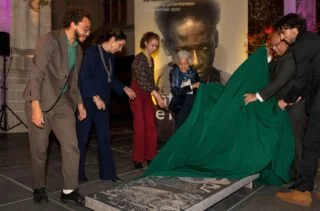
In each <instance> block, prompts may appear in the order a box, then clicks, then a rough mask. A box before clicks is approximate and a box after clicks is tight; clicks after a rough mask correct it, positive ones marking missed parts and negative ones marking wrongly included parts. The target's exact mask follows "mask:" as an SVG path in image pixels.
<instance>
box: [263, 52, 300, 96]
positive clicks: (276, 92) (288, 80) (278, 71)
mask: <svg viewBox="0 0 320 211" xmlns="http://www.w3.org/2000/svg"><path fill="white" fill-rule="evenodd" d="M269 69H270V83H269V84H268V85H267V86H266V87H264V88H263V89H262V90H260V92H259V94H260V96H261V97H262V99H263V100H266V99H268V98H270V97H272V96H274V97H275V98H276V99H277V100H279V99H282V98H283V97H284V96H286V95H287V94H288V93H289V91H290V90H291V88H292V85H293V77H294V76H295V74H296V65H295V61H294V58H293V54H292V52H291V51H289V50H288V51H287V52H286V53H285V54H284V55H282V56H281V57H279V58H278V59H277V60H272V61H271V62H270V63H269Z"/></svg>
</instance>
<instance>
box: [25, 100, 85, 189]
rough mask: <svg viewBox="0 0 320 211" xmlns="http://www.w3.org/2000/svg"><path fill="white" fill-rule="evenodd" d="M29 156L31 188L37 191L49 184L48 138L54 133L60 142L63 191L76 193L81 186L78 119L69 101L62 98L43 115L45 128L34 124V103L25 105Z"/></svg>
mask: <svg viewBox="0 0 320 211" xmlns="http://www.w3.org/2000/svg"><path fill="white" fill-rule="evenodd" d="M25 109H26V114H27V120H28V127H29V128H28V133H29V141H30V153H31V162H32V186H33V188H34V189H36V188H40V187H42V186H45V184H46V163H47V151H48V144H49V134H50V131H51V130H52V131H53V132H54V134H55V135H56V137H57V139H58V140H59V142H60V147H61V157H62V173H63V180H64V186H63V187H64V189H75V188H76V187H77V186H78V173H79V157H80V155H79V148H78V139H77V135H76V127H75V122H76V119H75V115H74V111H73V110H72V108H71V106H70V101H69V100H68V99H67V98H66V97H65V96H62V97H61V98H60V100H59V101H58V103H57V104H56V105H55V106H54V108H53V109H52V110H51V111H49V112H47V113H44V114H43V115H44V122H45V124H44V128H43V129H40V128H38V127H36V126H35V125H34V124H33V123H32V116H31V115H32V108H31V103H30V102H26V105H25Z"/></svg>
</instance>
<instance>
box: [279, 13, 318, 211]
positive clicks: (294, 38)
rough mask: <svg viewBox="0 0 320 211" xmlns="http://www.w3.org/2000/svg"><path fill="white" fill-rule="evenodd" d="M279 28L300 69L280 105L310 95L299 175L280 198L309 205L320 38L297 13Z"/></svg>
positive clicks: (315, 139) (315, 153) (315, 152)
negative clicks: (307, 29) (308, 29)
mask: <svg viewBox="0 0 320 211" xmlns="http://www.w3.org/2000/svg"><path fill="white" fill-rule="evenodd" d="M275 28H276V30H277V31H278V32H279V33H280V35H281V39H282V40H284V41H285V42H287V43H288V44H290V49H291V50H292V52H293V55H294V57H295V61H296V69H297V71H296V75H295V77H294V83H293V86H292V89H291V90H290V92H289V93H288V94H287V95H286V96H285V97H284V98H283V100H280V101H279V106H280V107H282V108H285V107H286V106H287V105H288V104H290V103H294V102H296V100H297V99H298V98H299V97H300V96H306V112H307V118H308V127H307V131H306V135H305V137H304V143H303V155H302V161H301V165H300V169H299V178H298V179H297V180H296V181H295V184H294V185H293V187H292V188H293V190H292V191H291V192H288V193H282V192H278V193H277V197H278V198H280V199H281V200H283V201H286V202H289V203H293V204H297V205H301V206H307V207H308V206H310V205H311V203H312V196H311V192H312V191H313V188H314V179H315V176H316V174H317V168H318V161H319V155H320V153H319V151H320V37H319V36H317V35H316V34H315V33H312V32H309V31H306V23H305V20H304V19H303V18H301V17H300V16H299V15H297V14H293V13H291V14H288V15H286V16H283V17H281V18H280V19H279V20H278V21H277V22H276V24H275Z"/></svg>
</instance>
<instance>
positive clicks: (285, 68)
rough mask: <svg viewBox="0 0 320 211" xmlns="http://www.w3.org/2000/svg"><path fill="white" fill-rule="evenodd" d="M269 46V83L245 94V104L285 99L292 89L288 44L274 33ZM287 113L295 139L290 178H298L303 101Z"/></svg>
mask: <svg viewBox="0 0 320 211" xmlns="http://www.w3.org/2000/svg"><path fill="white" fill-rule="evenodd" d="M270 46H271V48H272V51H273V52H274V54H275V58H273V59H272V60H271V61H270V63H269V69H270V83H269V84H268V85H267V86H266V87H264V88H263V89H261V90H260V91H259V92H257V93H256V94H245V99H244V100H245V103H246V104H248V103H250V102H253V101H256V100H257V99H258V100H259V101H260V102H263V101H265V100H267V99H269V98H270V97H272V96H274V97H275V99H276V100H280V99H282V98H283V97H285V96H286V95H287V94H288V93H289V91H290V90H291V88H292V85H293V83H294V80H293V78H294V76H295V74H296V65H295V60H294V57H293V54H292V52H291V50H290V49H288V44H287V43H286V42H285V41H282V40H281V38H280V34H279V33H278V32H275V33H274V34H272V36H271V41H270ZM287 111H288V114H289V117H290V120H291V123H292V127H293V128H292V129H293V134H294V138H295V142H296V143H295V160H294V164H293V166H292V169H291V171H292V172H291V174H292V178H293V179H296V178H297V176H298V169H299V166H300V162H301V159H302V144H303V137H304V134H305V130H306V124H307V123H306V114H305V100H304V99H300V100H299V101H298V102H296V103H294V104H292V105H290V106H288V107H287Z"/></svg>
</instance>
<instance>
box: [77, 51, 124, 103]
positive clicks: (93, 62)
mask: <svg viewBox="0 0 320 211" xmlns="http://www.w3.org/2000/svg"><path fill="white" fill-rule="evenodd" d="M103 56H104V59H105V62H106V65H107V68H109V69H110V64H109V59H110V62H111V70H112V74H111V79H112V80H111V83H109V82H108V74H107V72H106V70H105V69H104V66H103V63H102V60H101V56H100V53H99V49H98V46H97V45H94V46H91V47H89V48H88V49H87V50H86V51H85V54H84V58H83V62H82V67H81V72H80V77H79V86H80V90H81V95H82V97H83V99H84V100H89V101H91V102H92V97H93V96H94V95H99V96H100V98H101V99H102V100H103V101H104V102H105V103H107V104H109V103H110V92H111V89H113V90H114V91H115V92H116V93H117V94H119V95H120V94H122V93H123V88H124V85H123V84H122V83H121V82H120V81H118V79H117V78H116V77H115V71H114V70H115V63H114V56H113V55H112V54H111V53H107V52H105V51H104V50H103ZM107 107H108V106H107Z"/></svg>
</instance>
